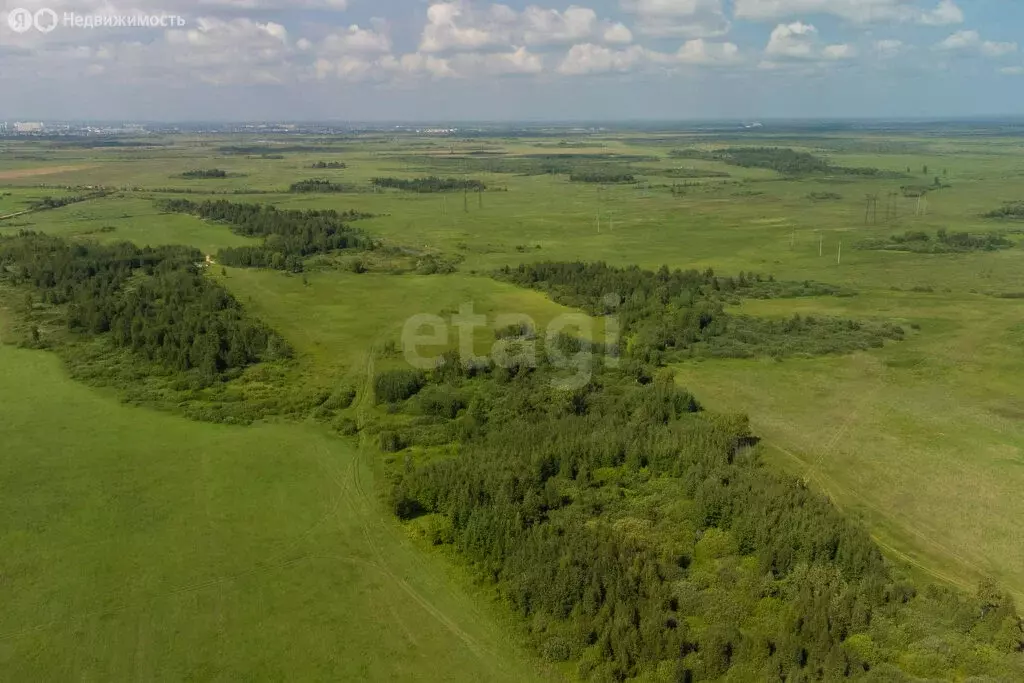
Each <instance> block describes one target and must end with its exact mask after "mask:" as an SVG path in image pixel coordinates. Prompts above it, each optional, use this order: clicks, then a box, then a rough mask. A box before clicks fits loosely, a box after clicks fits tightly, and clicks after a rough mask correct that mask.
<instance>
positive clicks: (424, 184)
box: [370, 176, 487, 193]
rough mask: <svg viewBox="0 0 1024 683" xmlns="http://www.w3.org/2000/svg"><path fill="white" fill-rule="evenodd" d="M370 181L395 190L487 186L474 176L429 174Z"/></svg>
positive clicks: (467, 188) (479, 187)
mask: <svg viewBox="0 0 1024 683" xmlns="http://www.w3.org/2000/svg"><path fill="white" fill-rule="evenodd" d="M370 182H371V183H372V184H373V185H375V186H377V187H390V188H392V189H395V190H404V191H406V192H421V193H428V192H453V191H456V190H472V191H474V192H475V191H477V190H486V189H487V186H486V185H485V184H484V183H483V181H481V180H475V179H473V178H439V177H438V176H428V177H426V178H411V179H410V178H373V179H371V180H370Z"/></svg>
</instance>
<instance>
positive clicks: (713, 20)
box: [619, 0, 730, 38]
mask: <svg viewBox="0 0 1024 683" xmlns="http://www.w3.org/2000/svg"><path fill="white" fill-rule="evenodd" d="M619 4H620V6H621V7H622V9H623V10H624V11H626V12H629V13H631V14H635V15H636V17H637V25H636V28H637V30H638V31H639V32H640V33H643V34H645V35H649V36H685V37H690V38H713V37H716V36H721V35H724V34H726V33H728V32H729V28H730V25H729V20H728V19H727V18H726V16H725V11H724V9H723V7H722V0H619Z"/></svg>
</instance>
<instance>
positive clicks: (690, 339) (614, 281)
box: [496, 262, 903, 363]
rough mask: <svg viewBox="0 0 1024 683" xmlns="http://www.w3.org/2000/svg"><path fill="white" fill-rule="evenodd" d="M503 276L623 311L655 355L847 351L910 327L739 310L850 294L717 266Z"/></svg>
mask: <svg viewBox="0 0 1024 683" xmlns="http://www.w3.org/2000/svg"><path fill="white" fill-rule="evenodd" d="M496 276H497V277H498V278H499V279H503V280H507V281H510V282H513V283H515V284H518V285H520V286H523V287H529V288H532V289H538V290H540V291H544V292H546V293H548V294H549V295H550V296H551V297H552V298H553V299H554V300H555V301H558V302H559V303H562V304H565V305H567V306H573V307H576V308H582V309H583V310H585V311H587V312H588V313H591V314H592V315H609V314H616V315H617V316H618V318H619V321H620V322H621V325H622V334H623V338H624V350H625V351H626V352H628V353H629V354H631V355H633V356H636V357H639V358H644V359H646V360H647V361H649V362H654V363H657V362H661V361H663V360H666V359H670V358H679V357H688V356H718V357H741V358H742V357H751V356H761V355H770V356H789V355H794V354H827V353H843V352H849V351H854V350H863V349H867V348H872V347H878V346H881V345H882V344H883V343H884V341H885V340H886V339H901V338H902V336H903V330H901V329H900V328H899V327H896V326H893V325H889V324H881V325H875V324H869V323H862V322H857V321H853V320H839V319H835V318H827V317H812V316H805V317H801V316H793V317H792V318H788V319H782V320H777V319H767V318H756V317H752V316H746V315H737V314H733V313H730V312H728V311H727V310H726V307H725V304H726V303H728V302H730V301H736V300H738V299H740V298H760V299H764V298H781V297H797V296H820V295H845V294H847V292H845V291H844V290H842V289H840V288H837V287H833V286H831V285H825V284H821V283H815V282H810V281H806V282H777V281H775V279H774V278H772V277H768V278H765V277H763V276H761V275H759V274H756V273H740V274H739V276H738V277H719V276H717V275H715V273H714V271H712V270H707V271H704V272H699V271H696V270H687V271H683V270H675V271H670V270H669V269H668V268H667V267H664V266H663V267H662V268H661V269H660V270H659V271H657V272H653V271H649V270H643V269H641V268H638V267H635V266H634V267H629V268H617V267H613V266H609V265H607V264H605V263H578V262H577V263H560V262H556V263H550V262H548V263H533V264H524V265H520V266H519V267H517V268H508V267H506V268H504V269H502V270H500V271H498V272H497V274H496Z"/></svg>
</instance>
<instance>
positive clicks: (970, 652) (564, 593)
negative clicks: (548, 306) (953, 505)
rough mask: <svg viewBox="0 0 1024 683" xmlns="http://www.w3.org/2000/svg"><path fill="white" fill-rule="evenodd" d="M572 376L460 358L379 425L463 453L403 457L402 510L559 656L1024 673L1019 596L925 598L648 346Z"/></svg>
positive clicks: (885, 674)
mask: <svg viewBox="0 0 1024 683" xmlns="http://www.w3.org/2000/svg"><path fill="white" fill-rule="evenodd" d="M538 355H539V357H541V358H543V357H544V354H543V353H541V354H538ZM499 370H500V371H499ZM557 376H558V370H557V368H553V367H551V366H548V365H546V364H544V363H541V365H540V366H539V367H536V368H534V367H520V368H518V369H516V370H514V371H512V372H510V371H508V370H507V369H505V368H501V369H495V370H493V371H492V370H488V369H486V368H480V367H479V366H468V365H466V364H463V363H462V362H460V360H459V359H458V356H457V355H455V354H449V355H448V356H447V357H446V358H445V359H444V360H443V361H442V362H441V363H439V365H438V368H437V369H436V370H435V371H433V372H431V373H430V375H429V377H428V383H427V385H426V386H425V387H423V388H422V389H421V390H419V391H418V393H416V394H415V395H412V396H411V397H410V398H409V399H408V400H407V401H406V402H405V403H404V404H403V405H401V406H399V408H400V410H401V411H402V412H404V413H405V414H407V416H408V417H407V418H406V419H407V420H408V421H407V422H406V423H405V426H389V427H387V428H385V429H382V430H381V432H380V440H381V446H382V448H384V450H386V451H389V452H394V451H397V450H402V449H404V448H406V447H407V446H409V445H417V446H418V447H419V448H424V447H426V448H429V447H430V446H432V445H433V446H439V447H441V449H442V450H439V451H438V452H439V453H440V452H445V453H452V454H454V455H449V456H447V457H434V456H431V457H426V458H423V459H422V460H420V459H418V458H416V457H414V456H412V455H409V456H406V457H405V458H404V461H402V460H400V459H399V460H397V461H396V466H395V471H394V472H393V475H392V476H393V493H392V503H393V505H394V510H395V513H396V515H398V516H399V517H400V518H402V519H405V520H411V521H410V523H411V524H412V525H413V526H414V527H415V528H418V529H420V530H421V532H422V533H424V534H425V535H427V536H428V538H430V539H431V540H432V542H433V543H435V544H451V545H452V546H454V547H455V548H456V549H457V550H458V551H459V552H460V553H462V554H463V556H464V557H466V558H467V559H468V560H469V561H470V562H471V564H472V566H473V568H474V569H475V571H477V572H478V573H479V575H480V576H481V577H483V578H484V579H486V580H487V581H490V582H493V583H494V584H495V585H496V586H497V588H498V590H499V593H500V595H501V596H502V598H503V599H504V600H505V601H506V602H507V603H508V605H509V606H510V607H511V608H512V609H513V610H515V611H516V612H517V613H518V614H519V615H521V616H522V617H523V618H524V620H525V623H526V624H527V625H528V627H529V629H530V632H531V635H532V637H533V638H534V639H535V641H536V644H537V646H538V648H539V649H540V651H541V653H542V654H543V655H544V656H545V657H547V658H548V659H550V660H554V661H573V662H575V663H576V666H577V671H578V673H579V675H580V676H581V677H583V678H585V679H590V680H597V681H622V680H625V679H627V678H630V677H636V676H649V677H651V678H650V680H678V681H695V680H718V679H719V678H720V677H722V676H729V677H730V678H729V679H728V680H737V681H754V680H776V681H810V680H839V679H846V678H858V677H863V676H865V675H867V674H868V673H871V674H872V675H876V676H879V678H878V679H877V680H905V677H906V674H904V673H902V672H901V671H900V668H903V669H904V670H905V671H906V672H907V673H909V674H911V675H916V676H920V677H922V678H930V677H933V676H947V675H949V673H950V671H951V670H952V669H953V668H956V669H957V670H958V671H959V672H960V673H961V675H962V676H963V677H967V676H970V675H985V674H989V675H996V676H999V675H1002V676H1006V675H1009V676H1010V677H1011V678H1012V676H1013V675H1014V672H1016V673H1017V674H1018V675H1019V674H1020V672H1021V669H1020V662H1019V658H1018V660H1016V664H1015V660H1014V655H1013V654H1012V653H1013V652H1014V651H1015V650H1017V649H1018V648H1021V647H1024V643H1022V641H1024V632H1022V630H1021V624H1020V621H1019V619H1018V618H1017V617H1016V614H1015V611H1014V605H1013V603H1012V601H1011V600H1010V599H1009V598H1007V597H1005V596H1002V595H1000V594H998V593H995V592H992V593H991V594H990V595H989V596H988V597H986V598H984V599H983V600H977V601H974V600H966V599H962V598H958V597H955V596H954V595H953V594H951V593H944V592H942V591H937V592H930V593H928V594H919V593H918V591H917V589H916V588H915V586H914V585H913V584H911V583H909V582H907V581H904V580H901V579H900V578H898V577H896V576H894V575H893V573H892V572H891V570H890V568H889V567H888V566H887V564H886V562H885V561H884V560H883V558H882V555H881V554H880V552H879V550H878V548H877V547H876V546H875V545H874V543H873V542H872V541H871V539H870V537H869V536H868V534H867V533H866V532H865V531H864V530H863V529H862V528H860V527H859V526H857V525H856V524H854V523H852V522H850V521H849V520H847V519H846V518H844V517H843V516H842V515H841V514H840V513H839V512H838V511H837V510H836V509H835V508H834V507H832V506H831V505H830V504H829V503H828V501H826V500H825V499H823V498H821V497H820V496H818V495H817V494H815V493H813V492H811V491H810V490H809V489H808V488H807V487H806V486H804V485H803V484H802V483H801V482H799V481H797V480H795V479H788V478H783V477H780V476H778V475H776V474H775V473H773V471H771V470H769V469H767V468H766V467H765V466H763V464H762V463H761V462H760V460H759V458H758V452H757V450H756V447H755V446H754V443H755V440H754V439H752V438H751V436H750V433H749V431H748V427H747V423H746V420H745V419H744V418H741V417H738V416H729V415H716V414H709V413H706V412H704V411H702V410H701V408H700V406H699V404H698V403H697V401H696V400H695V399H694V397H693V396H692V395H690V394H689V393H688V392H686V391H684V390H683V389H681V388H679V387H677V386H676V385H675V384H674V383H673V381H672V379H671V376H670V375H669V376H665V375H661V374H659V373H655V371H654V370H653V369H652V368H647V367H644V366H642V365H639V364H636V363H635V362H634V361H628V360H627V361H624V362H623V363H622V367H621V368H619V369H607V368H604V369H600V368H595V375H594V376H593V377H592V379H591V381H590V382H589V383H588V384H587V385H586V386H584V387H581V388H576V389H566V388H561V386H560V385H559V384H558V383H556V382H554V381H553V380H555V379H556V378H557ZM445 444H454V445H455V447H454V448H451V447H449V448H447V449H446V448H445V446H444V445H445ZM401 462H404V466H403V465H400V464H399V463H401ZM984 605H988V606H987V607H985V606H984ZM936 640H938V642H941V643H942V647H941V648H939V649H938V650H935V649H932V648H931V646H930V645H929V643H933V642H935V641H936ZM918 652H928V653H929V655H930V656H929V657H927V658H921V657H916V658H915V656H916V654H917V653H918ZM933 652H935V653H936V654H935V655H931V653H933ZM978 653H984V654H980V655H979V654H978ZM1014 666H1017V668H1014Z"/></svg>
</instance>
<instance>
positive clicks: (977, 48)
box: [935, 31, 1018, 58]
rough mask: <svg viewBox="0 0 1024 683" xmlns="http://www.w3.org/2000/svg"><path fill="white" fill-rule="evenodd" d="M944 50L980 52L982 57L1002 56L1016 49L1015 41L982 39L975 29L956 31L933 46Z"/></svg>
mask: <svg viewBox="0 0 1024 683" xmlns="http://www.w3.org/2000/svg"><path fill="white" fill-rule="evenodd" d="M935 48H936V49H938V50H944V51H946V52H963V53H973V54H980V55H982V56H984V57H992V58H996V57H1004V56H1006V55H1008V54H1013V53H1014V52H1016V51H1017V48H1018V45H1017V43H999V42H993V41H990V40H982V39H981V34H979V33H978V32H977V31H957V32H956V33H954V34H952V35H951V36H949V37H948V38H946V39H945V40H943V41H942V42H941V43H939V44H938V45H936V46H935Z"/></svg>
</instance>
